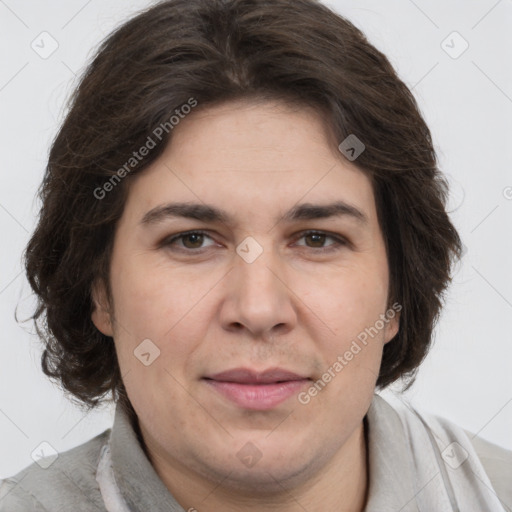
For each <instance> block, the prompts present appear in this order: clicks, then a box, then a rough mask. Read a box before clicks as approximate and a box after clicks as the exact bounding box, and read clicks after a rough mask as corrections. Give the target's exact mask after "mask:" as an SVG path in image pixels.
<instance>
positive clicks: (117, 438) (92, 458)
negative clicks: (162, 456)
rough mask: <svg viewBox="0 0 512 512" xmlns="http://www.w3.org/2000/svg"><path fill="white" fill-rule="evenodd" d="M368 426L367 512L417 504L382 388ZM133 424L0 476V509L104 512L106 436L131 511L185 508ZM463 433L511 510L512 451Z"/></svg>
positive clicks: (121, 422)
mask: <svg viewBox="0 0 512 512" xmlns="http://www.w3.org/2000/svg"><path fill="white" fill-rule="evenodd" d="M365 425H366V427H367V432H368V462H369V489H368V501H367V505H366V507H365V511H364V512H398V511H401V510H407V511H409V510H411V511H415V510H418V508H417V506H416V500H415V491H414V485H413V484H414V482H413V481H412V478H413V477H412V475H411V473H410V471H409V469H408V468H409V467H410V466H409V459H408V457H409V454H408V451H407V444H406V442H405V436H404V432H403V427H402V425H401V423H400V419H399V418H398V416H397V414H396V412H395V411H394V409H393V408H392V406H391V405H390V404H388V403H387V402H386V401H385V400H384V399H383V398H381V397H380V396H379V395H378V394H375V395H374V397H373V400H372V403H371V405H370V408H369V410H368V413H367V415H366V416H365ZM134 427H135V425H133V424H132V423H131V421H130V419H129V417H128V416H127V415H126V414H125V413H124V412H123V410H122V409H121V408H120V407H119V406H117V407H116V411H115V418H114V424H113V426H112V429H108V430H106V431H104V432H103V433H101V434H99V435H98V436H96V437H95V438H93V439H91V440H90V441H88V442H86V443H84V444H82V445H80V446H77V447H76V448H73V449H71V450H68V451H67V452H64V453H61V454H59V457H58V458H57V459H56V460H55V462H53V464H51V465H50V466H49V467H48V468H47V469H42V468H41V467H40V466H39V465H38V464H36V463H33V464H32V465H30V466H29V467H27V468H26V469H24V470H22V471H21V472H20V473H18V474H17V475H15V476H13V477H11V478H8V479H6V480H4V481H3V482H1V483H0V512H82V511H83V512H85V511H87V512H89V511H91V512H92V511H95V512H97V511H101V512H107V511H106V508H105V505H104V501H103V498H102V495H101V492H100V488H99V485H98V483H97V481H96V473H97V470H98V462H99V458H100V453H101V450H102V448H103V446H104V445H105V444H106V443H107V442H108V440H109V437H110V439H111V441H110V442H111V445H110V449H111V459H112V469H113V472H114V476H115V480H116V483H117V486H118V487H119V490H120V492H121V494H122V496H123V498H124V500H125V502H126V504H127V505H128V508H129V510H131V511H133V512H164V511H165V512H184V509H183V508H182V507H181V506H180V505H179V504H178V503H177V502H176V500H175V499H174V497H173V496H172V495H171V494H170V492H169V491H168V489H167V487H166V486H165V485H164V483H163V482H162V480H161V479H160V478H159V476H158V475H157V473H156V472H155V470H154V468H153V467H152V465H151V463H150V462H149V460H148V458H147V456H146V454H145V452H144V449H143V446H142V445H141V442H140V440H139V437H138V435H137V433H136V428H134ZM466 433H467V434H468V436H469V437H470V439H471V442H472V444H473V447H474V448H475V450H476V452H477V454H478V457H479V458H480V461H481V463H482V465H483V467H484V469H485V471H486V473H487V475H488V476H489V479H490V481H491V483H492V485H493V487H494V491H495V492H496V494H497V496H498V497H499V498H500V500H501V502H502V504H503V507H504V508H505V510H507V511H512V451H509V450H506V449H504V448H501V447H499V446H497V445H495V444H493V443H490V442H488V441H485V440H483V439H481V438H479V437H474V436H473V434H471V433H470V432H467V431H466ZM432 512H444V511H432ZM461 512H468V511H461ZM478 512H484V511H478ZM485 512H487V511H485ZM489 512H492V511H489Z"/></svg>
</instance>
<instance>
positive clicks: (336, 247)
mask: <svg viewBox="0 0 512 512" xmlns="http://www.w3.org/2000/svg"><path fill="white" fill-rule="evenodd" d="M189 235H204V236H207V237H208V238H211V236H210V235H209V234H208V233H207V232H206V231H202V230H196V231H186V232H184V233H179V234H177V235H174V236H172V237H170V238H167V239H165V240H163V241H162V243H161V244H160V246H161V247H170V246H172V245H173V244H174V242H176V241H177V240H180V239H183V238H185V237H187V236H189ZM308 235H325V236H326V238H332V239H333V240H334V241H335V243H333V244H331V245H329V246H327V247H307V246H301V247H306V248H308V249H313V250H315V252H319V253H327V252H333V251H337V250H339V249H340V248H341V247H344V246H348V245H349V243H348V241H347V240H345V239H343V238H342V237H340V236H336V235H332V234H330V233H327V232H325V231H315V230H310V231H303V232H301V233H300V237H299V238H298V240H300V239H301V238H304V237H305V236H308ZM202 249H205V248H199V249H188V248H179V249H177V248H174V249H171V250H175V251H179V252H187V253H196V254H201V253H202V252H204V251H202Z"/></svg>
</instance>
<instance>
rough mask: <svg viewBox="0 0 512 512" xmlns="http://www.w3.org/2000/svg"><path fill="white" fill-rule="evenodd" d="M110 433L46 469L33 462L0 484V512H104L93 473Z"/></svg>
mask: <svg viewBox="0 0 512 512" xmlns="http://www.w3.org/2000/svg"><path fill="white" fill-rule="evenodd" d="M110 430H111V429H107V430H105V431H104V432H102V433H101V434H99V435H97V436H96V437H94V438H93V439H90V440H89V441H87V442H85V443H83V444H81V445H79V446H76V447H75V448H72V449H70V450H68V451H66V452H63V453H60V454H59V455H58V457H57V459H56V460H55V461H54V462H53V463H52V464H51V465H50V466H48V467H47V468H46V469H43V467H41V466H40V465H39V464H38V463H36V462H34V463H33V464H31V465H30V466H28V467H26V468H25V469H23V470H22V471H20V472H19V473H18V474H16V475H14V476H12V477H9V478H6V479H5V480H3V481H0V512H55V511H56V510H70V508H69V507H70V505H72V506H73V512H81V511H84V512H85V511H92V510H99V511H101V512H104V510H105V509H104V507H103V500H102V498H101V494H100V491H99V487H98V484H97V482H96V470H97V465H98V459H99V456H100V452H101V448H102V447H103V445H104V444H105V443H106V442H107V440H108V436H109V434H110Z"/></svg>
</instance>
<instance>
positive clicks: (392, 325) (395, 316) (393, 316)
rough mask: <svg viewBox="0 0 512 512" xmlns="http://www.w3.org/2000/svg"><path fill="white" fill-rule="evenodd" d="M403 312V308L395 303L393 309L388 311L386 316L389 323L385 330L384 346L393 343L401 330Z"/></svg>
mask: <svg viewBox="0 0 512 512" xmlns="http://www.w3.org/2000/svg"><path fill="white" fill-rule="evenodd" d="M401 310H402V306H401V304H399V303H398V302H395V303H394V304H393V305H392V306H391V307H389V308H388V309H387V311H386V313H385V314H386V318H387V319H388V322H387V324H386V328H385V334H384V344H386V343H388V342H389V341H391V340H392V339H393V338H394V337H395V336H396V335H397V334H398V330H399V329H400V311H401Z"/></svg>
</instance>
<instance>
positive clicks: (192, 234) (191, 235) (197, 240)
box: [185, 233, 203, 247]
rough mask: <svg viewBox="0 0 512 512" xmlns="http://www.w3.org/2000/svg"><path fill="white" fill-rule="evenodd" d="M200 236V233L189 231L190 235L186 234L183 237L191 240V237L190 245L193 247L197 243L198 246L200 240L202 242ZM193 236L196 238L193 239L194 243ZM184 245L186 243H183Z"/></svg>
mask: <svg viewBox="0 0 512 512" xmlns="http://www.w3.org/2000/svg"><path fill="white" fill-rule="evenodd" d="M202 236H203V235H201V234H200V233H191V234H190V235H187V236H186V237H185V240H191V239H192V245H193V246H194V247H195V246H197V245H199V246H200V245H201V242H202ZM194 238H195V239H196V240H195V243H194V240H193V239H194ZM197 242H199V244H197ZM185 245H187V244H185Z"/></svg>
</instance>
